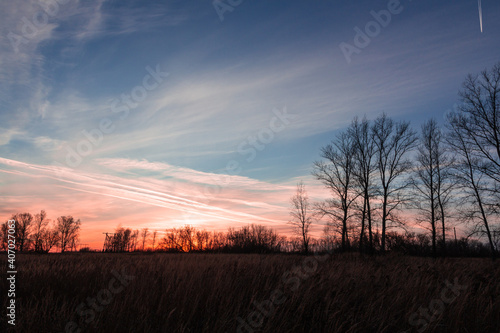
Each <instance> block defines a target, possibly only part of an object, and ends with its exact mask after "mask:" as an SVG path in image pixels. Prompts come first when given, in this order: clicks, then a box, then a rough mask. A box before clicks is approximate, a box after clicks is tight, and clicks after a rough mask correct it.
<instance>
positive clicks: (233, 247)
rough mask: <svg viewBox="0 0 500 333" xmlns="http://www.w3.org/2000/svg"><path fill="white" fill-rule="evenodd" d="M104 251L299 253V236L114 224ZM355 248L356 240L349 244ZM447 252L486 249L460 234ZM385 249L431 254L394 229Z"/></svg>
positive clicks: (317, 243) (422, 241) (322, 242)
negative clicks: (131, 226) (151, 229)
mask: <svg viewBox="0 0 500 333" xmlns="http://www.w3.org/2000/svg"><path fill="white" fill-rule="evenodd" d="M108 236H109V237H108V238H107V241H106V242H105V244H104V249H103V251H105V252H144V251H146V252H221V253H303V252H304V248H303V243H302V241H303V240H302V238H301V237H286V236H282V235H279V234H278V233H277V232H276V231H274V230H273V229H271V228H268V227H265V226H262V225H256V224H252V225H249V226H244V227H241V228H240V229H234V228H230V229H229V230H228V231H227V232H220V231H212V232H209V231H206V230H200V229H197V228H195V227H193V226H190V225H185V226H184V227H181V228H171V229H167V230H165V231H164V232H162V233H161V234H160V233H159V232H158V231H156V230H153V231H150V230H149V229H148V228H144V229H140V230H139V229H136V230H132V229H130V228H123V227H118V228H117V229H116V230H115V232H114V233H113V234H108ZM373 240H374V244H375V251H380V249H381V235H380V233H379V232H375V233H374V239H373ZM351 245H352V247H351V250H353V249H357V248H358V246H359V244H358V242H357V240H354V242H353V243H352V244H351ZM447 248H448V255H451V256H488V255H489V254H490V252H489V249H488V247H487V246H485V245H484V244H483V243H481V242H479V241H477V240H472V239H467V238H460V239H457V240H452V241H448V242H447ZM309 250H310V251H312V252H342V251H343V249H342V241H341V239H340V238H338V237H328V238H322V239H314V238H313V239H310V242H309ZM387 250H389V251H394V252H399V253H403V254H408V255H423V256H427V255H431V254H432V241H431V238H430V237H429V236H428V235H425V234H416V233H406V234H400V233H397V232H388V233H387Z"/></svg>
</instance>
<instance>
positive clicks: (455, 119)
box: [447, 113, 496, 256]
mask: <svg viewBox="0 0 500 333" xmlns="http://www.w3.org/2000/svg"><path fill="white" fill-rule="evenodd" d="M468 121H469V119H468V118H467V117H464V116H463V115H461V114H457V113H454V114H450V115H449V116H448V124H449V128H450V133H449V135H448V137H447V141H448V143H449V145H450V146H451V147H452V148H453V149H454V151H455V152H456V153H457V161H456V163H455V164H454V170H455V171H456V172H455V174H454V177H455V179H456V180H457V185H458V186H459V187H460V189H462V191H463V200H464V203H465V204H469V205H470V207H467V208H469V209H467V210H466V211H463V212H464V214H463V215H462V219H464V220H466V221H470V222H473V223H474V222H475V221H477V220H479V221H480V223H479V224H475V228H474V229H475V232H477V233H479V234H480V235H484V234H485V235H486V236H487V238H488V242H489V244H490V249H491V253H492V255H493V256H496V250H495V245H494V242H493V236H492V231H491V228H490V220H489V217H490V216H491V212H492V210H491V209H488V203H487V202H488V199H489V198H490V197H489V196H488V194H489V193H491V192H489V193H488V182H487V181H485V179H484V178H485V176H484V173H483V170H482V169H483V163H482V161H481V158H480V157H478V156H477V155H476V154H474V147H473V142H471V140H470V139H469V133H468V130H467V129H466V126H467V125H466V124H464V123H466V122H468ZM490 207H491V206H490ZM480 225H481V226H480ZM482 227H484V229H483V228H482Z"/></svg>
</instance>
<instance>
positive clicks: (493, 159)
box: [454, 63, 500, 207]
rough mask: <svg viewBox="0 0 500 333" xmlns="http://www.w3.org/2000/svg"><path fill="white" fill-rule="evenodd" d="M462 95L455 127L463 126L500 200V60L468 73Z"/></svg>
mask: <svg viewBox="0 0 500 333" xmlns="http://www.w3.org/2000/svg"><path fill="white" fill-rule="evenodd" d="M459 94H460V97H461V101H462V104H461V105H460V107H459V112H460V115H461V117H462V120H461V121H459V122H456V123H455V124H454V126H455V127H457V126H459V127H460V133H461V135H462V136H463V138H464V140H465V142H466V143H467V145H468V146H469V149H470V150H471V151H470V152H471V155H472V156H473V157H477V158H479V162H480V171H481V172H483V173H484V174H485V175H486V176H487V177H488V178H489V179H491V180H492V186H491V188H489V189H488V191H490V192H491V193H492V194H494V195H495V196H496V197H497V199H500V196H499V194H500V63H498V64H496V65H495V66H493V68H492V69H491V70H490V71H488V70H484V71H482V72H481V74H480V75H468V76H467V78H466V79H465V82H464V83H463V89H462V90H461V91H460V93H459ZM496 206H497V207H500V200H497V201H496Z"/></svg>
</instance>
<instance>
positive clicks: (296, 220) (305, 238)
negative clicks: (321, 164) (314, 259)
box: [289, 181, 313, 253]
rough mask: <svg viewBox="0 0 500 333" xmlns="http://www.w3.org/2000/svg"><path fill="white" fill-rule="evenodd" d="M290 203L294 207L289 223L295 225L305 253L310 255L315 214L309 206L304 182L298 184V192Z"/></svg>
mask: <svg viewBox="0 0 500 333" xmlns="http://www.w3.org/2000/svg"><path fill="white" fill-rule="evenodd" d="M290 202H291V205H292V210H291V212H290V215H291V216H292V219H291V220H290V221H289V223H290V224H291V225H293V227H294V230H295V231H296V232H297V233H298V234H299V235H300V237H301V239H302V248H303V251H304V252H305V253H309V241H310V237H309V227H310V226H311V223H312V222H313V212H312V210H311V206H310V204H309V197H308V195H307V192H306V188H305V185H304V183H303V182H302V181H301V182H300V183H298V184H297V191H296V193H295V194H294V195H293V196H292V197H291V198H290Z"/></svg>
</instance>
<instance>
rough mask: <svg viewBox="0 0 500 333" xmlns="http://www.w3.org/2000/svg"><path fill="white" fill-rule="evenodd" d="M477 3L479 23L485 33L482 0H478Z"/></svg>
mask: <svg viewBox="0 0 500 333" xmlns="http://www.w3.org/2000/svg"><path fill="white" fill-rule="evenodd" d="M477 5H478V7H479V25H480V27H481V33H483V8H482V6H481V0H477Z"/></svg>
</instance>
